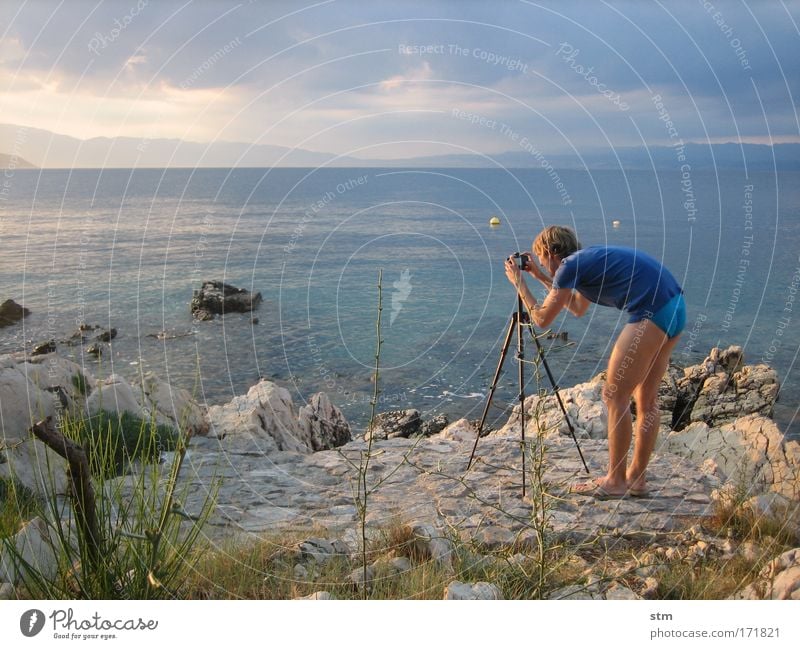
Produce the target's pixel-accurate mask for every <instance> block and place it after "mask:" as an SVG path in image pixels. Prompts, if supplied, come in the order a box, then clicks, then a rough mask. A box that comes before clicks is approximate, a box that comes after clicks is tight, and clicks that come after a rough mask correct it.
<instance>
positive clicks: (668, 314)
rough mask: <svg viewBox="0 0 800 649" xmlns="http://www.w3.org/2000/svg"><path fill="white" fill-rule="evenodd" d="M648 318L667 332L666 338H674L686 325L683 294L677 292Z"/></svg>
mask: <svg viewBox="0 0 800 649" xmlns="http://www.w3.org/2000/svg"><path fill="white" fill-rule="evenodd" d="M649 319H650V320H652V321H653V322H655V323H656V324H657V325H658V328H659V329H661V331H663V332H664V333H665V334H667V338H674V337H675V336H677V335H678V334H680V333H681V332H682V331H683V329H684V328H685V327H686V302H684V300H683V295H682V294H681V293H678V294H677V295H676V296H675V297H674V298H672V299H671V300H670V301H669V302H667V303H666V304H665V305H664V306H662V307H661V308H660V309H659V310H658V311H656V312H655V314H653V316H652V317H651V318H649Z"/></svg>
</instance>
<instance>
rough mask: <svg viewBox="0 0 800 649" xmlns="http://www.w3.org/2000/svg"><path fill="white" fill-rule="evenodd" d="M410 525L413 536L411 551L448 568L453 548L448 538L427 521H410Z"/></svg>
mask: <svg viewBox="0 0 800 649" xmlns="http://www.w3.org/2000/svg"><path fill="white" fill-rule="evenodd" d="M410 527H411V533H412V535H413V536H414V542H413V552H414V553H415V554H416V555H417V556H423V557H429V558H430V559H431V561H434V562H436V563H438V564H441V565H443V566H445V567H448V568H449V567H451V566H452V562H453V551H454V550H453V544H452V543H451V542H450V539H448V538H446V537H445V536H444V535H443V534H442V532H440V531H439V530H437V529H436V528H435V527H434V526H433V525H430V524H429V523H412V524H411V525H410Z"/></svg>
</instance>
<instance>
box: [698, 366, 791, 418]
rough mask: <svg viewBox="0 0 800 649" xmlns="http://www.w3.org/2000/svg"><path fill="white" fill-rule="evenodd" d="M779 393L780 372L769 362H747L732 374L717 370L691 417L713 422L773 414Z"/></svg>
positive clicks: (706, 384)
mask: <svg viewBox="0 0 800 649" xmlns="http://www.w3.org/2000/svg"><path fill="white" fill-rule="evenodd" d="M777 397H778V374H777V372H775V370H773V369H772V368H771V367H769V366H768V365H763V364H760V365H747V366H745V367H743V368H742V369H740V370H739V371H737V372H734V373H733V374H726V373H724V372H717V373H715V374H712V375H711V376H709V377H708V378H707V379H706V380H705V382H704V383H703V386H702V388H701V389H700V392H699V394H698V396H697V400H696V401H695V403H694V406H693V408H692V413H691V421H704V422H706V423H707V424H709V425H710V426H716V425H719V424H721V423H725V422H728V421H732V420H733V419H736V418H738V417H740V416H742V415H745V414H760V415H764V416H765V417H769V416H771V415H772V409H773V407H774V405H775V400H776V399H777Z"/></svg>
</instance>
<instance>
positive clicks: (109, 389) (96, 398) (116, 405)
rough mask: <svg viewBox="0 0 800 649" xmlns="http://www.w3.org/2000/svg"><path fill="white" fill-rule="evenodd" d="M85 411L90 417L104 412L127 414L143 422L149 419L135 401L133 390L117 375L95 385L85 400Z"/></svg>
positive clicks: (146, 413) (147, 414) (148, 415)
mask: <svg viewBox="0 0 800 649" xmlns="http://www.w3.org/2000/svg"><path fill="white" fill-rule="evenodd" d="M86 410H87V412H88V413H89V414H90V415H96V414H97V413H98V412H100V411H101V410H104V411H106V412H115V413H119V414H122V413H123V412H129V413H131V414H132V415H133V416H135V417H138V418H139V419H142V420H144V421H148V420H149V419H150V414H149V413H148V412H146V411H145V410H144V409H143V408H142V406H141V405H140V404H139V402H138V401H137V399H136V395H135V394H134V392H133V388H132V387H131V386H130V384H129V383H128V382H127V381H126V380H125V379H124V378H122V377H121V376H119V375H118V374H112V375H111V376H109V377H108V378H107V379H106V380H105V381H100V382H98V383H97V384H96V387H95V389H94V390H93V391H92V393H91V394H90V395H89V397H88V399H86Z"/></svg>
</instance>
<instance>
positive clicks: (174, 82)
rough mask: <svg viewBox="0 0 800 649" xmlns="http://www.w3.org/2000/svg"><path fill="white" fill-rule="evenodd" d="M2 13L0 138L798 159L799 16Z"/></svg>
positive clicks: (538, 8)
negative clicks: (783, 153)
mask: <svg viewBox="0 0 800 649" xmlns="http://www.w3.org/2000/svg"><path fill="white" fill-rule="evenodd" d="M2 7H3V9H2V13H0V123H11V124H21V125H25V126H29V127H36V128H42V129H47V130H50V131H53V132H56V133H61V134H65V135H71V136H74V137H77V138H82V139H86V138H91V137H115V136H130V137H137V138H156V137H163V138H176V139H183V140H191V141H197V142H212V141H237V142H247V143H257V144H275V145H281V146H287V147H297V148H302V149H311V150H315V151H324V152H330V153H335V154H341V155H355V156H358V157H362V158H392V157H404V156H414V155H432V154H452V153H473V152H479V153H487V154H491V153H499V152H502V151H513V150H525V149H526V148H527V147H536V148H537V149H539V150H546V151H549V152H551V153H570V152H575V151H586V150H590V149H606V148H610V147H621V146H638V145H643V144H647V145H650V146H652V145H671V144H672V145H674V144H678V143H680V142H689V141H692V142H751V143H783V142H800V117H799V116H798V111H797V102H798V100H799V99H800V56H798V54H800V29H798V24H800V0H770V1H753V0H750V1H748V2H741V1H734V0H731V1H726V2H723V1H721V0H714V1H713V2H709V1H706V0H678V1H672V2H667V1H658V0H655V1H652V2H651V1H647V0H637V1H628V2H602V1H599V0H598V1H591V2H590V1H588V0H587V1H570V0H566V1H561V2H532V1H528V0H499V1H494V2H477V1H469V0H467V1H461V2H457V1H443V0H426V1H423V2H416V1H406V2H382V1H375V2H369V3H368V2H364V1H361V2H354V1H350V0H322V1H316V2H315V1H314V0H302V1H294V2H255V1H254V2H248V1H246V0H243V1H240V2H224V1H221V0H219V1H211V0H203V1H194V2H193V1H186V0H182V1H172V0H161V1H157V0H114V1H111V2H109V1H106V2H85V1H83V0H64V1H62V2H56V1H51V0H32V1H27V2H22V1H14V0H2ZM2 148H3V147H2V143H0V150H2Z"/></svg>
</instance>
